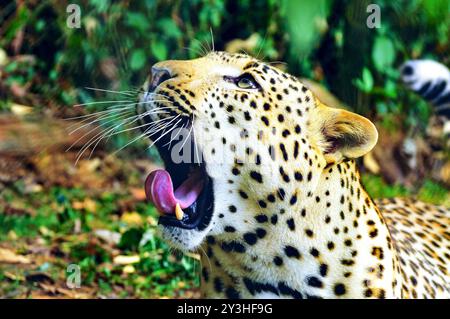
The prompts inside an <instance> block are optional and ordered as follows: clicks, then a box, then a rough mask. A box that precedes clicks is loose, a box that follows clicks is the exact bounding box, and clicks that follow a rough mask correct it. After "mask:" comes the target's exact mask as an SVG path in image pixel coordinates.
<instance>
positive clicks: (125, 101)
mask: <svg viewBox="0 0 450 319" xmlns="http://www.w3.org/2000/svg"><path fill="white" fill-rule="evenodd" d="M127 102H133V101H132V100H122V101H117V100H111V101H98V102H88V103H81V104H74V107H75V106H86V105H96V104H107V103H109V104H111V103H127Z"/></svg>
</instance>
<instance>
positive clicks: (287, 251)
mask: <svg viewBox="0 0 450 319" xmlns="http://www.w3.org/2000/svg"><path fill="white" fill-rule="evenodd" d="M318 185H319V186H318V187H317V189H316V191H315V192H314V194H311V195H310V196H308V198H307V199H306V200H303V201H302V202H299V203H298V204H297V205H295V206H294V208H293V206H291V205H289V203H284V202H282V203H279V204H278V206H279V207H277V210H276V211H280V210H281V209H282V208H284V211H285V213H284V214H278V215H277V217H276V218H275V217H272V216H274V215H271V214H268V218H267V221H266V222H264V223H261V224H258V225H255V227H256V226H257V227H260V228H261V229H264V230H265V231H266V234H265V235H264V236H263V238H257V241H256V242H255V243H253V244H252V245H249V244H248V243H246V241H245V239H243V235H242V234H236V238H235V239H234V240H230V237H229V236H227V237H226V238H225V237H221V236H220V235H218V236H214V237H212V236H209V237H208V238H207V241H206V242H205V244H204V245H203V247H202V248H203V250H204V251H205V254H204V255H202V287H201V289H202V292H203V294H204V295H205V296H206V297H228V298H230V297H231V298H233V297H241V298H255V297H281V298H290V297H294V298H306V297H324V298H333V297H346V298H351V297H354V298H364V297H386V298H392V297H396V296H398V291H399V283H398V282H397V280H396V278H394V273H395V267H398V266H397V262H396V256H395V252H394V249H393V245H392V239H391V237H390V234H389V231H388V228H387V226H386V224H385V222H384V220H383V217H382V216H381V214H380V212H379V211H378V209H377V208H376V206H375V205H374V203H373V202H372V200H371V198H370V197H369V195H368V194H367V193H366V192H365V190H364V188H363V187H362V185H361V182H360V176H359V172H358V170H357V168H356V165H355V163H354V162H353V161H347V162H344V163H340V164H336V165H333V166H330V167H328V168H326V169H325V170H324V173H323V174H322V176H321V177H320V181H319V183H318ZM283 205H285V207H283Z"/></svg>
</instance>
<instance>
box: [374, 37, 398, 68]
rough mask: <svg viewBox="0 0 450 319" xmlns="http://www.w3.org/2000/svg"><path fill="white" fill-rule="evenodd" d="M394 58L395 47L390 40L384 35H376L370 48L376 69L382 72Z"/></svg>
mask: <svg viewBox="0 0 450 319" xmlns="http://www.w3.org/2000/svg"><path fill="white" fill-rule="evenodd" d="M394 60H395V48H394V44H393V43H392V41H391V40H390V39H389V38H388V37H385V36H378V37H377V38H376V39H375V44H374V46H373V49H372V61H373V64H374V65H375V67H376V69H377V70H378V71H380V72H384V71H385V70H386V68H390V67H391V66H392V64H393V63H394Z"/></svg>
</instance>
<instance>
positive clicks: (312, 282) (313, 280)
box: [306, 276, 323, 288]
mask: <svg viewBox="0 0 450 319" xmlns="http://www.w3.org/2000/svg"><path fill="white" fill-rule="evenodd" d="M306 283H307V284H308V286H311V287H315V288H322V287H323V283H322V281H321V280H320V279H319V278H317V277H314V276H313V277H308V279H307V281H306Z"/></svg>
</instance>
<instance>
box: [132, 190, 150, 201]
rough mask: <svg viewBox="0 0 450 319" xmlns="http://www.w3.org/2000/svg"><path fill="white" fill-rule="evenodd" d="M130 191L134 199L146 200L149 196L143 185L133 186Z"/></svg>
mask: <svg viewBox="0 0 450 319" xmlns="http://www.w3.org/2000/svg"><path fill="white" fill-rule="evenodd" d="M130 193H131V195H132V196H133V198H134V199H136V200H139V201H144V200H145V199H146V198H147V197H146V195H145V190H144V188H143V187H142V188H139V187H133V188H131V189H130Z"/></svg>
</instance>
